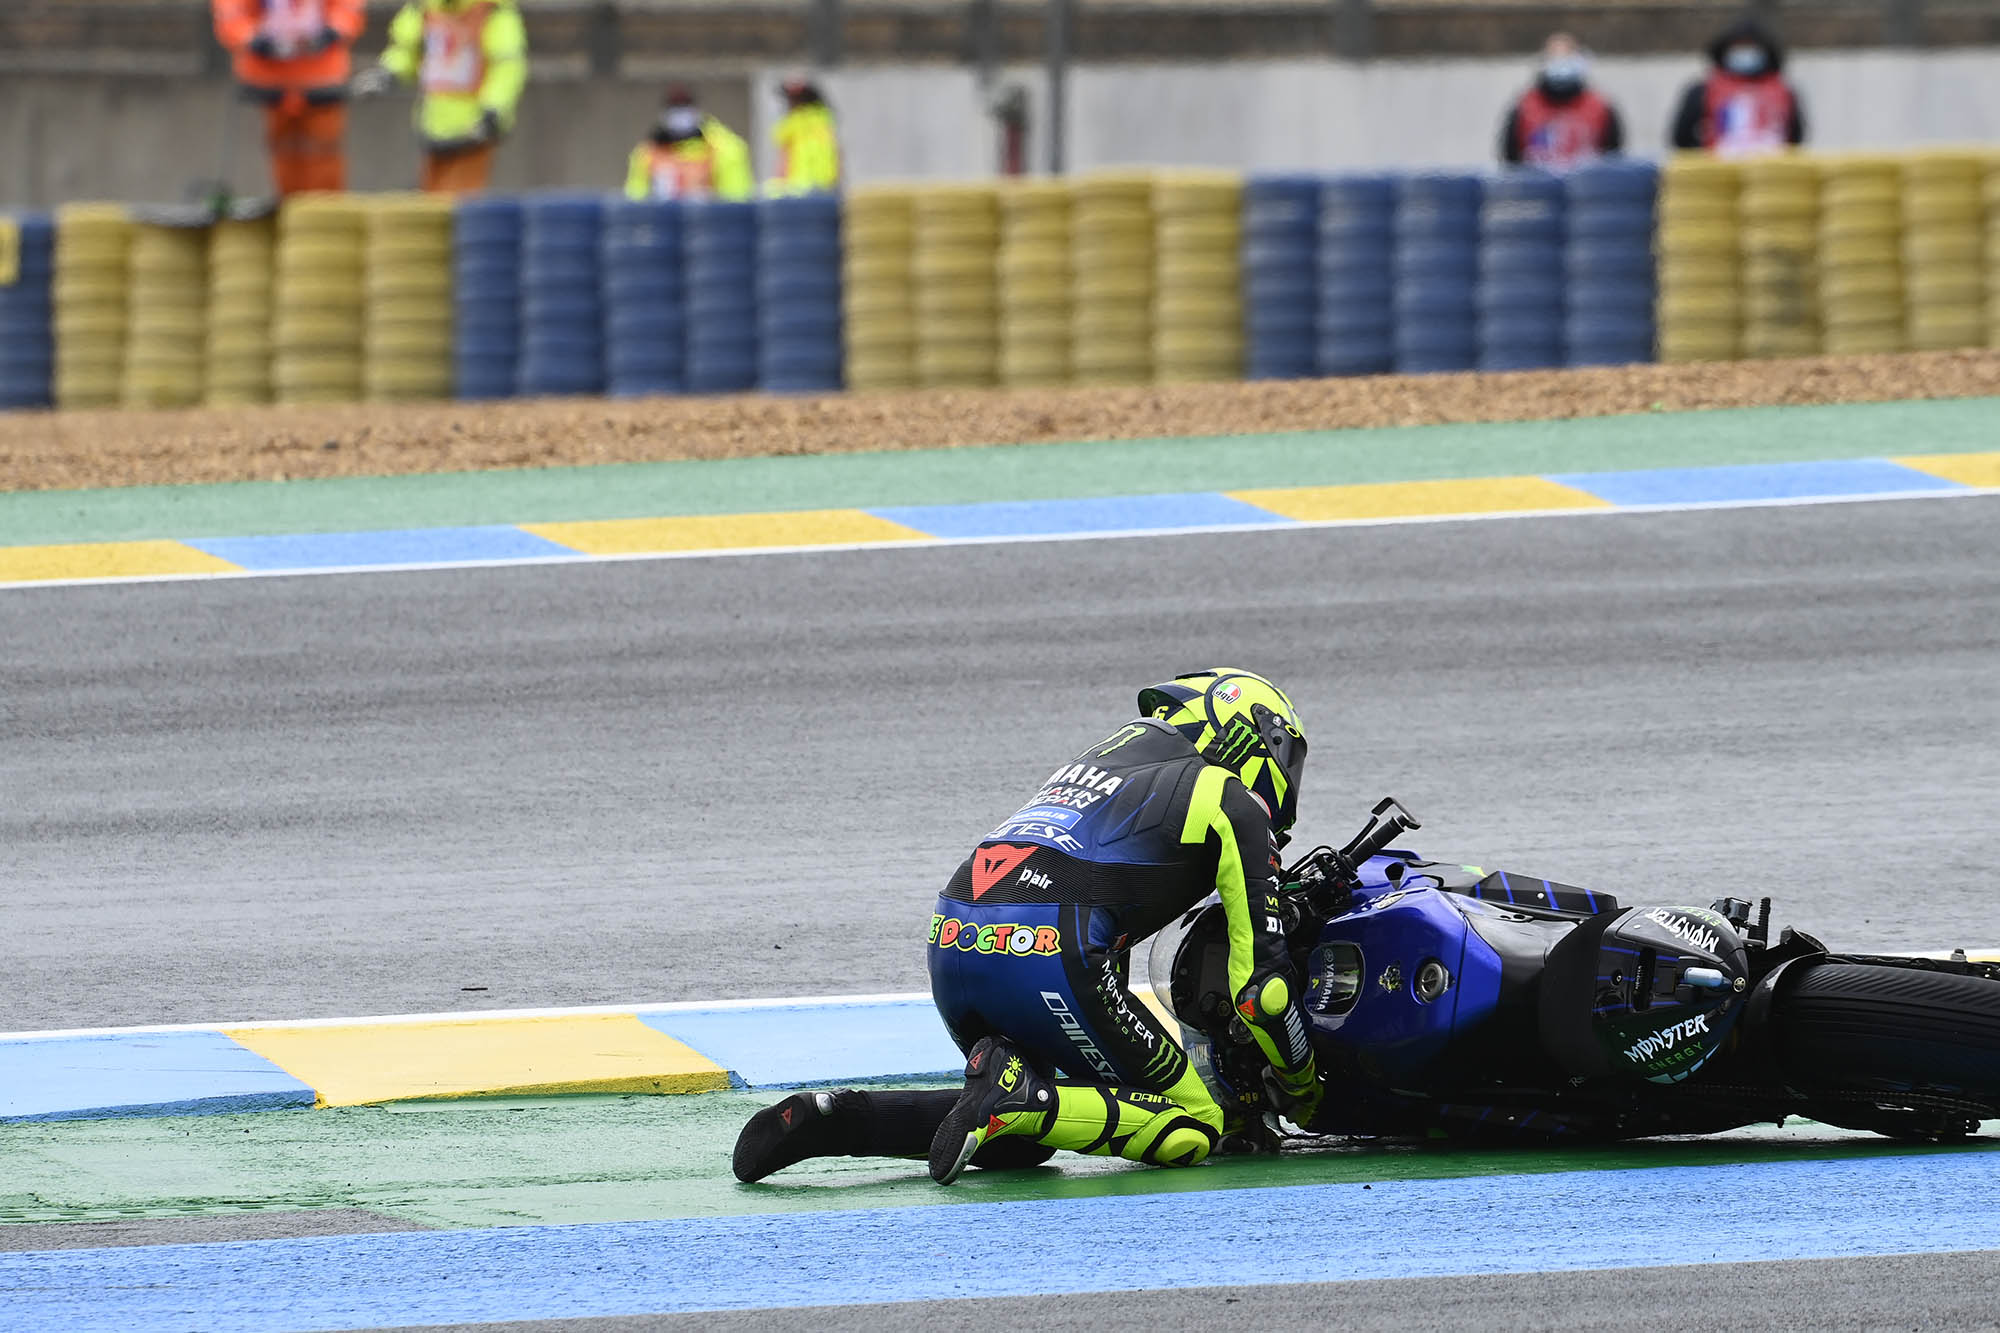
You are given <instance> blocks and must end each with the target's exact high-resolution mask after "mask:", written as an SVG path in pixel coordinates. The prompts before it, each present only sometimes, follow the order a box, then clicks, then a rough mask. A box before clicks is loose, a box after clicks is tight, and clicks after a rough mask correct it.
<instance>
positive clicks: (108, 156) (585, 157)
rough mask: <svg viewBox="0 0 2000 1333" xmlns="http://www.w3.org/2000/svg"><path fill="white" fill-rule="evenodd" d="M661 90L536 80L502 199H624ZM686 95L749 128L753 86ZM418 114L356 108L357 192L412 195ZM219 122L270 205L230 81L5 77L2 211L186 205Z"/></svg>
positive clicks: (742, 83) (1, 90)
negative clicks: (105, 202) (95, 204)
mask: <svg viewBox="0 0 2000 1333" xmlns="http://www.w3.org/2000/svg"><path fill="white" fill-rule="evenodd" d="M0 3H5V0H0ZM663 82H664V81H663V80H660V81H656V80H651V79H646V80H639V79H616V80H606V81H598V82H591V83H584V82H581V81H577V80H565V79H550V78H542V79H538V80H537V81H536V82H534V83H531V84H530V85H529V88H528V91H527V94H526V95H525V96H524V97H523V99H522V104H521V116H520V125H519V130H518V132H517V133H516V134H515V135H514V136H513V137H512V138H511V139H510V140H509V141H508V142H507V143H506V144H504V145H503V146H502V148H501V150H500V156H499V159H498V161H497V163H496V164H495V168H494V183H495V185H496V187H498V188H502V189H521V188H526V187H528V186H542V185H567V186H580V187H593V188H605V189H616V188H619V187H622V186H623V185H624V183H625V156H626V154H627V153H629V152H630V151H631V149H632V145H633V144H635V143H637V142H638V141H639V139H640V138H641V137H642V136H643V135H644V133H645V132H646V130H647V129H648V128H649V127H650V126H651V125H652V122H653V117H654V115H655V113H656V112H657V110H658V108H659V101H660V92H661V88H662V85H663ZM684 82H688V83H690V84H691V85H692V86H693V87H694V88H695V90H696V91H697V93H698V94H699V95H700V96H701V97H702V98H703V100H704V102H705V103H706V104H707V105H708V106H709V107H710V109H711V110H713V111H715V112H716V113H717V114H718V115H720V116H722V117H723V119H725V120H727V121H729V122H730V123H731V124H735V125H742V124H744V123H745V122H746V121H747V120H748V119H749V100H748V99H749V82H748V80H747V79H745V78H741V77H737V78H722V79H709V80H684ZM411 103H412V99H411V97H410V95H409V94H407V93H395V94H391V95H389V96H386V97H383V98H379V99H377V100H375V101H371V102H363V103H358V104H355V105H353V106H352V107H351V108H350V111H349V120H348V135H347V143H348V160H349V173H348V175H349V179H348V183H349V185H350V187H351V188H354V189H357V190H391V189H408V188H412V187H414V186H415V184H416V181H417V149H416V140H415V137H414V135H413V134H412V132H411V129H410V114H411ZM225 121H229V122H233V125H232V131H231V137H232V142H231V143H230V145H229V147H230V151H229V152H228V154H227V167H226V173H225V174H226V175H227V176H228V178H229V180H230V181H231V183H232V184H233V185H234V186H235V188H236V190H237V192H238V193H242V194H260V193H266V192H268V191H269V189H270V180H269V175H268V173H267V171H266V168H265V160H264V152H263V146H262V134H263V131H262V121H261V112H260V111H259V110H258V109H257V108H256V107H254V106H251V105H248V104H246V103H243V102H242V101H240V100H239V99H238V98H237V97H236V95H235V90H234V88H233V87H232V86H231V85H230V84H228V83H227V82H226V81H224V80H220V79H215V80H208V79H195V78H158V77H149V76H129V75H119V76H111V75H47V74H15V75H8V76H5V77H0V206H8V205H12V206H16V207H47V206H49V205H52V204H58V203H62V202H65V201H68V200H75V199H129V200H146V201H153V202H170V201H178V200H183V199H188V198H191V197H193V196H192V195H190V193H189V191H190V188H191V186H193V184H194V183H195V182H198V181H206V180H213V179H215V177H216V174H217V170H218V167H219V166H220V165H221V164H222V163H223V160H224V153H223V147H224V125H225Z"/></svg>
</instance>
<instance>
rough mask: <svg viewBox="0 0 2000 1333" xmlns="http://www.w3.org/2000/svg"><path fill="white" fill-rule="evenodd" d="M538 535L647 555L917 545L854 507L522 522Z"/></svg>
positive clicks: (894, 526) (580, 547) (916, 537)
mask: <svg viewBox="0 0 2000 1333" xmlns="http://www.w3.org/2000/svg"><path fill="white" fill-rule="evenodd" d="M521 527H522V528H523V529H524V530H526V531H528V532H532V533H534V534H535V535H536V536H537V537H546V538H547V539H548V540H550V541H552V542H560V543H561V544H562V545H564V546H567V547H569V548H571V549H572V550H577V551H582V552H583V553H584V554H585V555H648V554H653V553H655V552H660V551H740V550H750V549H755V548H757V547H770V546H838V545H845V544H847V543H850V542H904V541H921V540H924V539H925V538H926V536H927V534H925V533H921V532H918V531H917V530H916V529H915V528H906V527H904V526H903V525H902V524H900V523H891V522H890V521H889V520H888V519H886V518H877V517H875V515H873V514H868V513H864V512H862V511H861V510H859V509H804V510H797V511H792V512H785V513H771V514H712V515H696V516H691V517H683V518H605V519H591V520H588V521H584V522H578V523H523V524H522V525H521Z"/></svg>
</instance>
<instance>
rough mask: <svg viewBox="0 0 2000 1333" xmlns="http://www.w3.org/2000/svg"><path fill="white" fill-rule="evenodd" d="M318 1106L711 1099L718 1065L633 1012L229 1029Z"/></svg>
mask: <svg viewBox="0 0 2000 1333" xmlns="http://www.w3.org/2000/svg"><path fill="white" fill-rule="evenodd" d="M226 1031H227V1032H228V1035H229V1036H230V1038H231V1039H233V1040H234V1041H236V1042H237V1043H238V1044H240V1045H242V1046H246V1047H248V1048H249V1049H250V1050H252V1051H255V1052H256V1053H257V1054H258V1055H261V1056H263V1057H264V1058H265V1059H266V1060H269V1061H271V1062H272V1063H273V1064H275V1065H277V1066H278V1067H279V1068H280V1069H283V1070H284V1071H285V1072H286V1073H288V1074H290V1075H291V1076H292V1077H293V1078H296V1079H297V1080H299V1082H301V1083H304V1084H305V1085H306V1086H307V1087H309V1088H311V1089H312V1090H313V1092H314V1094H315V1096H316V1099H317V1101H318V1103H319V1105H321V1106H364V1105H367V1104H369V1103H372V1102H394V1101H409V1100H414V1099H421V1098H436V1097H480V1096H505V1095H528V1094H547V1093H559V1092H717V1091H720V1090H722V1089H724V1088H727V1087H728V1086H729V1075H728V1073H727V1072H726V1071H724V1070H723V1068H722V1066H720V1065H718V1064H716V1063H715V1062H714V1061H713V1060H710V1059H709V1058H707V1057H706V1056H704V1055H700V1054H698V1053H696V1052H695V1051H693V1050H692V1049H690V1048H689V1047H687V1046H686V1045H684V1044H683V1043H681V1042H678V1041H675V1040H674V1039H673V1038H672V1037H669V1036H667V1035H666V1034H665V1033H664V1032H656V1031H654V1030H653V1029H652V1028H649V1027H647V1026H646V1025H645V1024H644V1023H641V1022H640V1021H639V1020H638V1019H637V1018H635V1017H633V1016H632V1015H631V1014H566V1015H557V1016H552V1017H547V1018H490V1019H466V1020H463V1021H460V1020H451V1021H447V1022H435V1023H355V1024H350V1025H345V1026H340V1027H266V1028H233V1029H226Z"/></svg>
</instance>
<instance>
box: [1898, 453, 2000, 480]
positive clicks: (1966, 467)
mask: <svg viewBox="0 0 2000 1333" xmlns="http://www.w3.org/2000/svg"><path fill="white" fill-rule="evenodd" d="M1890 461H1891V462H1896V463H1901V464H1902V465H1903V466H1904V467H1913V468H1915V469H1916V470H1917V471H1919V472H1928V473H1930V474H1931V475H1932V476H1933V477H1943V478H1944V479H1945V480H1946V481H1955V482H1957V483H1958V484H1959V485H1961V486H2000V454H1920V455H1918V456H1916V457H1914V458H1896V459H1891V460H1890Z"/></svg>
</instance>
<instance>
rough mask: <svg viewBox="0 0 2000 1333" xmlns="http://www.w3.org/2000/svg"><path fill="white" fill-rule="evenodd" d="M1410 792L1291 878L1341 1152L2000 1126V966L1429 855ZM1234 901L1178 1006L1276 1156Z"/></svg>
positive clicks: (1201, 919) (1171, 956)
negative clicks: (1237, 949) (1406, 801)
mask: <svg viewBox="0 0 2000 1333" xmlns="http://www.w3.org/2000/svg"><path fill="white" fill-rule="evenodd" d="M1418 827H1420V825H1419V824H1418V823H1417V821H1416V820H1415V819H1413V818H1411V817H1410V815H1409V814H1408V812H1407V811H1405V810H1404V809H1403V808H1402V806H1401V805H1399V804H1398V803H1397V802H1396V801H1395V800H1393V799H1385V800H1383V801H1382V802H1381V803H1380V804H1378V805H1377V806H1376V807H1375V809H1374V813H1373V816H1372V818H1371V819H1370V821H1369V824H1368V826H1367V827H1366V828H1364V829H1363V830H1362V832H1361V833H1360V834H1359V835H1358V836H1356V838H1355V839H1354V840H1353V841H1352V842H1351V843H1349V844H1348V845H1347V846H1346V847H1344V848H1340V849H1338V850H1336V849H1334V848H1330V847H1319V848H1316V849H1314V850H1313V851H1312V852H1309V853H1307V854H1306V855H1305V856H1304V857H1303V858H1301V859H1300V860H1299V862H1298V863H1297V864H1295V865H1293V866H1292V867H1291V868H1290V869H1288V870H1287V871H1286V872H1285V874H1284V875H1283V877H1282V879H1281V888H1280V890H1279V894H1278V901H1279V904H1280V910H1281V920H1282V921H1283V924H1284V927H1285V934H1286V939H1287V942H1288V944H1289V945H1290V947H1291V951H1292V960H1293V964H1294V966H1295V967H1296V969H1297V975H1299V976H1300V977H1302V978H1305V979H1306V986H1307V992H1306V1001H1305V1008H1306V1011H1307V1018H1308V1021H1309V1027H1310V1032H1311V1038H1312V1044H1313V1047H1314V1050H1315V1052H1316V1054H1317V1057H1318V1061H1319V1066H1320V1069H1321V1070H1322V1072H1323V1076H1324V1078H1325V1079H1326V1082H1327V1095H1326V1097H1325V1099H1324V1101H1323V1102H1322V1105H1321V1109H1320V1111H1319V1113H1318V1114H1317V1115H1316V1116H1315V1117H1314V1118H1313V1121H1312V1123H1311V1124H1309V1125H1306V1126H1302V1127H1300V1128H1301V1129H1303V1130H1305V1131H1306V1132H1309V1133H1312V1134H1319V1135H1330V1134H1340V1135H1355V1136H1384V1137H1400V1136H1428V1135H1435V1134H1437V1133H1439V1132H1442V1133H1443V1134H1445V1135H1447V1136H1450V1137H1453V1138H1467V1139H1482V1140H1492V1139H1502V1140H1511V1141H1548V1140H1572V1139H1573V1140H1613V1139H1629V1138H1640V1137H1645V1136H1650V1135H1660V1134H1705V1133H1715V1132H1719V1131H1722V1130H1726V1129H1733V1128H1736V1127H1738V1126H1742V1125H1749V1124H1756V1123H1760V1122H1780V1121H1782V1120H1783V1119H1784V1118H1785V1117H1787V1116H1803V1117H1807V1118H1810V1119H1813V1120H1817V1121H1820V1122H1822V1123H1825V1124H1830V1125H1838V1126H1842V1127H1845V1128H1850V1129H1859V1130H1869V1131H1874V1132H1876V1133H1881V1134H1886V1135H1891V1136H1894V1137H1898V1138H1911V1139H1923V1140H1940V1139H1951V1138H1959V1137H1963V1136H1965V1135H1968V1134H1971V1133H1976V1132H1977V1130H1978V1128H1979V1123H1980V1121H1982V1120H1987V1119H1993V1118H1996V1117H2000V964H1994V963H1983V962H1977V961H1970V960H1968V959H1966V957H1965V955H1964V952H1963V951H1962V950H1960V951H1956V952H1954V953H1953V954H1952V955H1951V956H1950V957H1949V958H1918V957H1903V956H1871V955H1860V954H1841V953H1834V952H1832V951H1830V950H1829V949H1827V947H1826V946H1825V945H1823V944H1821V943H1820V942H1819V941H1818V940H1816V939H1814V938H1813V937H1812V936H1811V935H1808V934H1805V933H1804V932H1802V931H1798V930H1793V929H1785V930H1782V931H1781V932H1780V933H1779V935H1778V938H1777V939H1776V940H1775V941H1773V940H1772V939H1771V938H1770V910H1771V900H1770V899H1768V898H1765V899H1763V900H1762V902H1761V905H1760V906H1759V908H1758V909H1757V910H1755V912H1754V914H1753V909H1752V906H1751V904H1750V903H1748V902H1746V901H1744V900H1741V899H1737V898H1729V897H1725V898H1720V899H1717V900H1716V901H1715V902H1713V903H1710V904H1709V905H1708V906H1706V907H1696V906H1686V905H1679V904H1665V903H1662V904H1641V905H1638V906H1626V905H1624V904H1621V903H1620V902H1619V901H1618V900H1617V899H1616V898H1615V897H1613V896H1612V895H1610V894H1606V893H1597V892H1593V891H1591V890H1589V889H1585V888H1580V887H1577V886H1575V885H1570V884H1561V883H1555V882H1552V881H1549V880H1545V879H1538V878H1534V877H1531V876H1525V875H1520V874H1515V873H1512V872H1508V871H1492V872H1490V873H1489V872H1487V871H1485V870H1482V869H1480V868H1478V867H1471V866H1461V865H1448V864H1443V863H1440V862H1435V861H1428V860H1424V859H1422V858H1421V857H1419V856H1417V855H1416V854H1415V853H1412V852H1409V851H1403V850H1397V849H1394V848H1393V847H1392V846H1391V844H1393V843H1395V842H1398V841H1399V840H1401V839H1402V837H1403V835H1404V834H1406V833H1409V832H1411V831H1413V830H1415V829H1417V828H1418ZM1228 957H1229V936H1228V926H1227V923H1226V921H1225V920H1224V918H1223V911H1222V907H1221V905H1220V904H1219V903H1216V902H1210V903H1209V904H1207V905H1205V906H1202V907H1197V908H1196V909H1194V910H1193V911H1191V912H1189V913H1187V914H1185V915H1184V916H1183V917H1182V918H1181V919H1180V920H1179V922H1177V923H1176V925H1175V926H1173V927H1169V928H1168V929H1167V930H1166V931H1163V932H1161V934H1160V935H1159V936H1158V937H1157V938H1156V940H1155V942H1154V945H1153V949H1152V952H1151V955H1150V965H1151V972H1152V977H1153V984H1154V988H1155V993H1156V995H1157V996H1158V997H1159V998H1160V999H1162V1000H1164V1001H1168V1003H1169V1007H1170V1008H1171V1009H1172V1011H1173V1013H1174V1015H1175V1017H1176V1018H1177V1019H1178V1020H1179V1022H1180V1024H1181V1026H1182V1028H1183V1030H1184V1034H1183V1035H1184V1036H1185V1038H1186V1040H1187V1042H1188V1045H1189V1053H1190V1055H1191V1056H1192V1057H1193V1058H1194V1060H1195V1064H1196V1067H1197V1068H1198V1069H1200V1070H1201V1071H1202V1073H1203V1077H1204V1078H1205V1079H1207V1080H1208V1082H1209V1084H1210V1086H1211V1087H1212V1089H1213V1090H1214V1091H1215V1093H1216V1095H1217V1097H1218V1098H1219V1099H1221V1100H1222V1101H1223V1102H1224V1104H1225V1105H1234V1106H1236V1107H1237V1108H1239V1109H1240V1110H1242V1111H1245V1112H1248V1113H1250V1114H1248V1115H1246V1116H1244V1117H1243V1119H1245V1120H1246V1121H1247V1122H1248V1123H1251V1124H1252V1125H1253V1126H1256V1127H1257V1128H1255V1129H1253V1130H1252V1132H1251V1133H1250V1134H1249V1135H1247V1136H1244V1137H1243V1138H1242V1139H1239V1141H1238V1142H1237V1143H1236V1144H1235V1145H1233V1146H1237V1147H1256V1146H1264V1147H1269V1146H1271V1145H1272V1143H1273V1142H1275V1139H1276V1137H1277V1136H1278V1135H1279V1133H1280V1132H1282V1131H1281V1125H1280V1122H1278V1121H1276V1119H1275V1118H1274V1117H1272V1116H1271V1115H1269V1114H1268V1113H1264V1112H1263V1107H1262V1102H1261V1098H1262V1093H1261V1088H1262V1083H1261V1081H1260V1079H1259V1072H1260V1069H1261V1066H1262V1063H1263V1061H1262V1056H1261V1055H1260V1053H1259V1049H1258V1047H1257V1046H1256V1045H1255V1043H1254V1042H1253V1041H1252V1039H1251V1037H1250V1035H1249V1033H1248V1031H1247V1030H1246V1029H1245V1028H1244V1026H1243V1022H1242V1020H1241V1019H1240V1018H1239V1017H1237V1016H1236V1014H1235V1011H1234V1010H1233V1008H1232V1007H1231V1004H1230V998H1231V997H1230V993H1229V970H1228Z"/></svg>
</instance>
